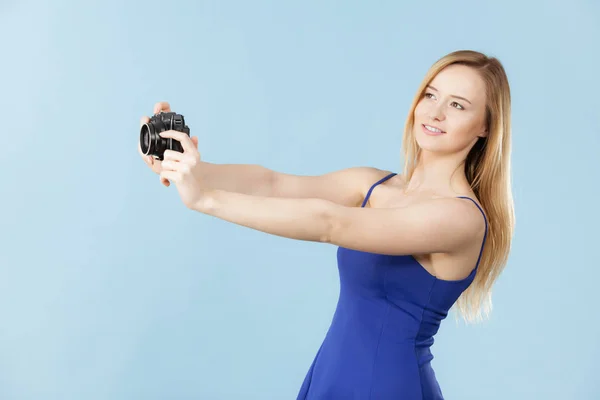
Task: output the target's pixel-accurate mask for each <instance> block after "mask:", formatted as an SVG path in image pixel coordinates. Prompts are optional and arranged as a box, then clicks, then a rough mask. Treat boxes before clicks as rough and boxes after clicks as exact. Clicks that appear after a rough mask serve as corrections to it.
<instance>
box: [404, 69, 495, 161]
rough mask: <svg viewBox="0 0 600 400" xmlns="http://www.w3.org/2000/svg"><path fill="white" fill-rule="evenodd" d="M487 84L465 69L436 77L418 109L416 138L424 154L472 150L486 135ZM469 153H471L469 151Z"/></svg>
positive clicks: (415, 128)
mask: <svg viewBox="0 0 600 400" xmlns="http://www.w3.org/2000/svg"><path fill="white" fill-rule="evenodd" d="M485 102H486V93H485V84H484V82H483V79H481V77H480V76H479V74H478V73H477V72H476V71H475V70H474V69H472V68H470V67H468V66H464V65H450V66H448V67H446V68H445V69H443V70H442V71H441V72H439V73H438V74H437V76H436V77H435V78H434V79H433V80H432V81H431V83H430V84H429V86H428V87H427V88H426V89H425V92H424V93H423V96H422V97H421V100H420V101H419V103H418V104H417V107H416V108H415V113H414V117H415V124H414V130H415V132H414V133H415V138H416V140H417V143H418V145H419V147H420V148H421V149H423V150H426V151H429V152H433V153H441V154H452V153H457V152H461V151H464V150H465V149H470V148H471V147H472V146H473V145H474V144H475V142H476V141H477V139H478V138H479V137H484V136H486V135H487V132H486V131H485V129H486V128H485V122H486V121H485V109H486V107H485V106H486V104H485ZM467 151H468V150H467Z"/></svg>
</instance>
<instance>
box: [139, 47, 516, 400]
mask: <svg viewBox="0 0 600 400" xmlns="http://www.w3.org/2000/svg"><path fill="white" fill-rule="evenodd" d="M158 111H170V107H169V105H168V104H167V103H159V104H157V106H156V107H155V110H154V112H155V113H156V112H158ZM510 113H511V99H510V88H509V84H508V80H507V77H506V74H505V71H504V69H503V67H502V65H501V63H500V62H499V61H498V60H497V59H495V58H492V57H487V56H486V55H484V54H481V53H478V52H474V51H457V52H453V53H451V54H448V55H446V56H444V57H443V58H441V59H440V60H438V61H437V62H436V63H435V64H434V65H433V66H432V67H431V68H430V70H429V71H428V72H427V74H426V76H425V78H424V80H423V82H422V84H421V86H420V87H419V89H418V91H417V93H416V96H415V98H414V101H413V103H412V106H411V108H410V111H409V113H408V119H407V121H406V124H405V131H404V137H403V150H404V158H405V160H406V161H405V163H404V168H403V173H402V174H396V173H394V172H391V171H382V170H379V169H377V168H369V167H354V168H348V169H344V170H341V171H337V172H332V173H328V174H325V175H322V176H295V175H289V174H284V173H279V172H275V171H271V170H268V169H266V168H264V167H261V166H256V165H254V166H249V165H216V164H209V163H206V162H203V161H201V159H200V154H199V152H198V149H197V143H198V141H197V138H192V139H190V138H189V137H187V136H186V135H185V134H182V133H180V132H176V131H166V132H164V133H163V134H162V136H163V137H166V138H174V139H176V140H179V141H180V142H181V143H182V146H183V149H184V151H183V152H182V153H179V152H173V151H167V152H166V153H165V159H164V161H163V162H162V165H161V164H159V162H157V161H155V160H152V159H146V162H147V163H148V164H149V165H150V166H151V168H152V169H153V170H154V171H155V172H156V173H158V174H160V178H161V181H162V182H163V183H164V184H165V185H169V184H170V183H171V182H172V183H174V184H175V185H176V187H177V190H178V191H179V194H180V197H181V199H182V201H183V203H184V204H185V205H186V206H187V207H188V208H190V209H192V210H196V211H198V212H201V213H205V214H208V215H212V216H215V217H217V218H220V219H223V220H225V221H229V222H232V223H235V224H238V225H242V226H245V227H250V228H253V229H256V230H259V231H262V232H266V233H269V234H273V235H279V236H283V237H287V238H292V239H298V240H310V241H315V242H324V243H329V244H332V245H334V246H336V247H337V262H338V268H339V274H340V285H341V286H340V287H341V289H340V296H339V302H338V305H337V309H336V311H335V314H334V316H333V320H332V323H331V326H330V328H329V330H328V332H327V335H326V337H325V339H324V341H323V343H322V345H321V347H320V348H319V349H318V351H317V352H316V356H315V358H314V361H313V363H312V365H311V366H310V368H309V370H308V373H307V375H306V377H305V379H304V382H303V384H302V385H301V388H300V390H299V393H298V399H378V400H379V399H406V400H411V399H442V398H443V395H442V390H441V389H440V386H439V384H438V382H437V380H436V376H435V373H434V370H433V368H432V366H431V360H432V359H433V355H432V353H431V351H430V347H431V345H432V344H433V341H434V336H435V334H436V332H437V331H438V329H439V326H440V323H441V322H442V320H443V319H444V318H445V317H446V316H447V314H448V311H449V310H450V308H452V307H453V306H454V305H456V306H457V308H458V310H459V312H460V313H461V314H462V315H463V317H464V318H465V319H466V320H467V321H473V320H476V319H481V317H482V316H484V315H485V316H487V315H488V314H489V311H490V310H491V291H492V285H493V283H494V281H495V280H496V278H497V277H498V275H499V274H500V273H501V271H502V270H503V268H504V266H505V264H506V261H507V257H508V253H509V250H510V243H511V239H512V233H513V224H514V214H513V201H512V196H511V186H510V132H511V120H510ZM145 121H147V117H145V118H143V120H142V122H145Z"/></svg>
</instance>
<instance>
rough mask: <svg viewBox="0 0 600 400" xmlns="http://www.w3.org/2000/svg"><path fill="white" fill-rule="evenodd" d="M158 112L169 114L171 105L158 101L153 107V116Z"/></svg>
mask: <svg viewBox="0 0 600 400" xmlns="http://www.w3.org/2000/svg"><path fill="white" fill-rule="evenodd" d="M159 112H171V105H170V104H169V103H168V102H166V101H160V102H158V103H156V104H155V105H154V114H158V113H159Z"/></svg>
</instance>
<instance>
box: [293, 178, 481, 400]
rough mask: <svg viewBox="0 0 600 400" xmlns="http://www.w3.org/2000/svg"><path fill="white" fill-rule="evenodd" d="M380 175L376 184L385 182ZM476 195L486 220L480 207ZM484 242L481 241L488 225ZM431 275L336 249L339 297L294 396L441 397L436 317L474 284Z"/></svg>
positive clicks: (360, 399) (407, 264)
mask: <svg viewBox="0 0 600 400" xmlns="http://www.w3.org/2000/svg"><path fill="white" fill-rule="evenodd" d="M394 175H396V174H395V173H392V174H390V175H388V176H386V177H385V178H383V179H381V180H379V181H378V182H376V183H375V184H373V186H371V188H370V189H369V192H368V193H367V196H366V198H365V199H364V201H363V204H362V206H361V207H364V206H365V204H366V203H367V201H368V199H369V196H370V195H371V192H372V191H373V188H374V187H375V186H377V185H378V184H380V183H382V182H384V181H386V180H387V179H389V178H391V177H392V176H394ZM462 198H465V199H468V200H471V201H473V203H475V205H477V207H478V208H479V210H480V211H481V213H482V214H483V217H484V219H485V214H484V213H483V210H482V209H481V207H479V205H478V204H477V203H476V202H475V201H474V200H473V199H471V198H469V197H462ZM485 224H486V230H485V235H484V238H483V243H482V246H481V251H482V250H483V244H485V238H486V236H487V231H488V226H487V220H485ZM481 251H480V253H479V259H478V260H477V264H476V265H475V267H474V268H473V270H472V271H471V273H470V274H469V276H468V277H466V278H464V279H461V280H454V281H446V280H441V279H438V278H436V277H434V276H433V275H431V274H430V273H429V272H427V270H425V269H424V268H423V267H422V266H421V265H420V264H419V263H418V262H417V260H416V259H415V258H414V257H412V256H389V255H382V254H375V253H367V252H362V251H356V250H351V249H346V248H343V247H339V248H338V251H337V262H338V270H339V275H340V295H339V300H338V304H337V308H336V310H335V314H334V316H333V320H332V322H331V326H330V328H329V330H328V332H327V334H326V336H325V339H324V341H323V343H322V345H321V347H320V348H319V350H318V351H317V354H316V356H315V358H314V361H313V362H312V364H311V366H310V368H309V370H308V373H307V375H306V377H305V379H304V382H303V383H302V386H301V388H300V391H299V393H298V397H297V400H329V399H333V400H337V399H339V400H354V399H356V400H369V399H372V400H388V399H394V400H399V399H401V400H417V399H419V400H424V399H427V400H434V399H435V400H439V399H443V396H442V391H441V389H440V387H439V385H438V382H437V380H436V376H435V373H434V371H433V368H432V366H431V360H432V359H433V355H432V353H431V351H430V347H431V345H432V344H433V341H434V339H433V337H434V335H435V334H436V332H437V331H438V328H439V326H440V323H441V321H442V320H443V319H444V318H445V317H446V316H447V314H448V310H449V309H450V307H451V306H452V305H453V304H454V303H455V302H456V300H457V299H458V297H459V296H460V294H461V293H462V292H463V291H464V290H465V289H466V288H467V287H468V286H469V285H470V284H471V282H472V281H473V278H474V277H475V273H476V271H477V267H478V265H479V260H480V259H481Z"/></svg>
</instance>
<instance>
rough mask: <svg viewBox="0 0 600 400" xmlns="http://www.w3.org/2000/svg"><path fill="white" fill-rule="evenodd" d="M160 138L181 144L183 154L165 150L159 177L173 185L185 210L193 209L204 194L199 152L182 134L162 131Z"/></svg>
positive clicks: (186, 136)
mask: <svg viewBox="0 0 600 400" xmlns="http://www.w3.org/2000/svg"><path fill="white" fill-rule="evenodd" d="M160 136H161V137H164V138H173V139H175V140H177V141H179V142H180V143H181V147H182V148H183V153H180V152H178V151H174V150H166V151H165V154H164V160H163V162H162V172H161V173H160V177H161V178H164V179H168V180H169V181H171V182H173V183H175V186H176V187H177V191H178V192H179V197H181V201H183V204H185V206H186V207H187V208H190V209H193V208H194V207H195V206H197V205H198V203H199V202H200V201H202V199H203V196H204V194H205V192H206V190H205V188H203V187H202V183H203V182H202V176H201V171H200V170H201V167H202V165H201V160H200V152H199V151H198V149H197V148H196V145H195V144H194V142H192V139H191V138H190V137H189V136H188V135H186V134H185V133H183V132H179V131H174V130H170V131H164V132H161V133H160Z"/></svg>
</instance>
